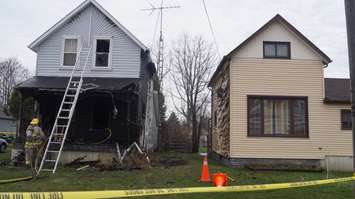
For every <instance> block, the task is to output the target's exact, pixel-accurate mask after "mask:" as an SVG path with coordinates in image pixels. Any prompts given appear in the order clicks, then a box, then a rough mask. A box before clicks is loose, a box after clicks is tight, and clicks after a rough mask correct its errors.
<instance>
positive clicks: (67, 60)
mask: <svg viewBox="0 0 355 199" xmlns="http://www.w3.org/2000/svg"><path fill="white" fill-rule="evenodd" d="M77 49H78V39H65V40H64V55H63V66H74V65H75V62H76V56H77Z"/></svg>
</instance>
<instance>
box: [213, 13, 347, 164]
mask: <svg viewBox="0 0 355 199" xmlns="http://www.w3.org/2000/svg"><path fill="white" fill-rule="evenodd" d="M330 62H331V59H330V58H329V57H328V56H327V55H326V54H325V53H323V52H322V51H321V50H320V49H319V48H318V47H317V46H315V45H314V44H313V43H312V42H311V41H310V40H309V39H307V38H306V37H305V36H304V35H303V34H302V33H301V32H299V31H298V30H297V29H296V28H295V27H294V26H292V25H291V24H290V23H289V22H287V21H286V20H285V19H284V18H283V17H281V16H280V15H276V16H275V17H274V18H272V19H271V20H270V21H268V22H267V23H266V24H265V25H264V26H262V27H261V28H260V29H259V30H257V31H256V32H255V33H254V34H252V35H251V36H250V37H248V38H247V39H246V40H245V41H244V42H242V43H241V44H240V45H239V46H238V47H236V48H235V49H234V50H233V51H231V52H230V53H229V54H228V55H226V56H224V58H223V60H222V61H221V63H220V65H219V66H218V68H217V70H216V72H215V73H214V75H213V77H212V79H211V81H210V83H209V86H210V87H211V88H212V134H211V137H212V151H213V154H214V155H215V156H217V157H218V158H220V159H221V160H223V161H224V162H225V163H227V164H230V165H233V166H242V167H243V166H246V167H253V168H260V169H272V168H279V169H321V168H326V167H327V166H328V167H329V168H331V169H336V170H351V168H352V165H351V163H352V136H351V127H352V124H351V114H350V82H349V79H334V78H324V72H323V70H324V68H325V67H328V64H329V63H330ZM329 67H330V66H329Z"/></svg>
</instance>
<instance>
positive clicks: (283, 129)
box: [248, 96, 308, 137]
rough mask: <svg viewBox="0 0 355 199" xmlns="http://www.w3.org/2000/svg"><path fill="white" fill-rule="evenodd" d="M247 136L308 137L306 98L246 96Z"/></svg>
mask: <svg viewBox="0 0 355 199" xmlns="http://www.w3.org/2000/svg"><path fill="white" fill-rule="evenodd" d="M248 136H268V137H308V109H307V97H281V96H248Z"/></svg>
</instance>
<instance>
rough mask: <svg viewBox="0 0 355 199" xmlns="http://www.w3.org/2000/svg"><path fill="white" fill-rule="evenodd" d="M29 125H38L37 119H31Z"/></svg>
mask: <svg viewBox="0 0 355 199" xmlns="http://www.w3.org/2000/svg"><path fill="white" fill-rule="evenodd" d="M30 124H32V125H38V124H39V119H38V118H33V119H32V121H31V123H30Z"/></svg>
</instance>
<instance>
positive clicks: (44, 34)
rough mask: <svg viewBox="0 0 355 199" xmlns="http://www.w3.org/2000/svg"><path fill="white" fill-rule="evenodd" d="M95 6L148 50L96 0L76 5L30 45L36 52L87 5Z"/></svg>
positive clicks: (141, 46) (143, 46) (87, 0)
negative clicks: (41, 44) (38, 47)
mask: <svg viewBox="0 0 355 199" xmlns="http://www.w3.org/2000/svg"><path fill="white" fill-rule="evenodd" d="M90 4H91V5H93V6H95V7H96V8H97V9H98V10H100V11H101V12H102V13H103V14H104V15H105V16H106V17H107V18H109V19H110V20H111V21H112V22H113V23H114V24H115V25H116V26H117V27H118V28H120V29H121V30H122V31H123V32H124V33H125V34H127V35H128V37H130V38H131V39H132V40H133V41H134V42H135V43H136V44H137V45H138V46H139V47H140V48H142V49H143V50H144V51H145V50H148V48H147V47H146V46H145V45H144V44H143V43H142V42H141V41H139V40H138V39H137V38H136V37H135V36H134V35H133V34H132V33H131V32H130V31H128V30H127V29H126V28H125V27H124V26H123V25H122V24H121V23H119V22H118V21H117V20H116V19H115V18H114V17H113V16H112V15H111V14H110V13H109V12H107V11H106V10H105V9H104V8H103V7H102V6H101V5H100V4H99V3H97V2H96V1H95V0H86V1H84V2H83V3H81V4H80V5H79V6H78V7H76V8H75V9H74V10H73V11H71V12H70V13H69V14H67V15H66V16H65V17H63V18H62V19H61V20H59V21H58V22H57V23H56V24H54V26H52V27H51V28H50V29H49V30H47V31H46V32H44V33H43V34H42V35H41V36H40V37H38V38H37V39H36V40H34V41H33V42H32V43H31V44H30V45H28V47H29V48H30V49H31V50H33V51H35V52H36V49H37V46H38V45H39V44H40V43H41V42H42V41H44V40H45V39H47V38H48V37H49V36H50V35H51V34H52V33H54V32H55V31H56V30H57V29H59V28H61V27H62V26H63V25H65V24H66V22H68V21H70V19H71V18H72V17H73V16H75V15H77V14H78V13H80V12H81V11H82V10H84V9H85V8H86V7H87V6H89V5H90Z"/></svg>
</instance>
